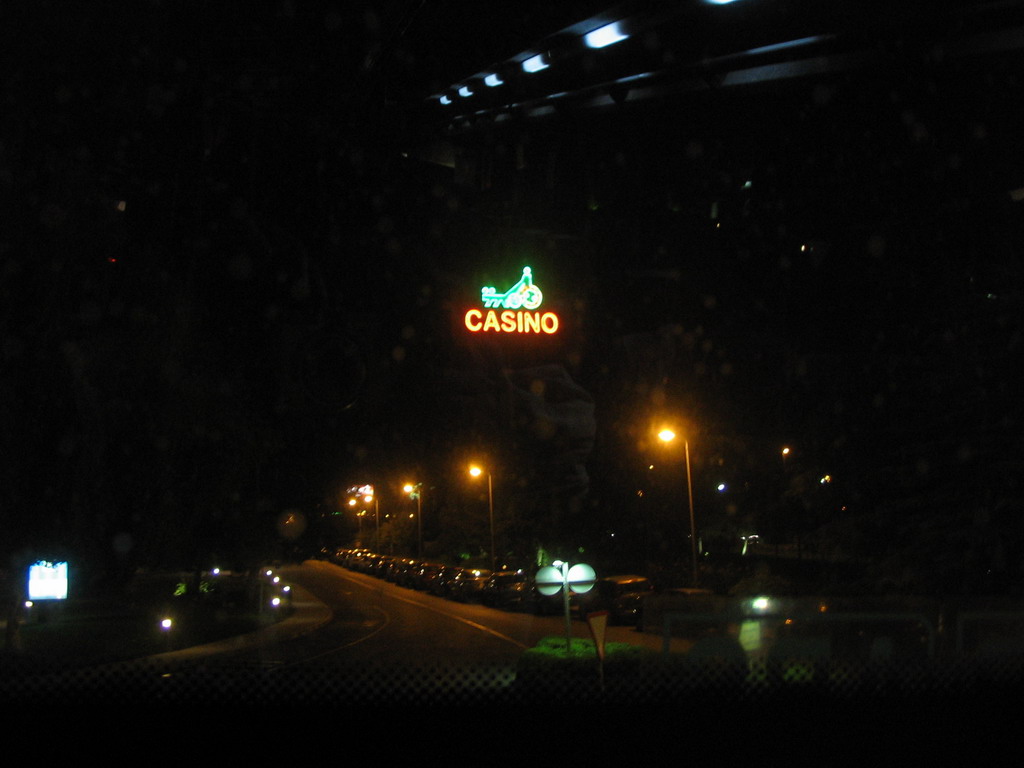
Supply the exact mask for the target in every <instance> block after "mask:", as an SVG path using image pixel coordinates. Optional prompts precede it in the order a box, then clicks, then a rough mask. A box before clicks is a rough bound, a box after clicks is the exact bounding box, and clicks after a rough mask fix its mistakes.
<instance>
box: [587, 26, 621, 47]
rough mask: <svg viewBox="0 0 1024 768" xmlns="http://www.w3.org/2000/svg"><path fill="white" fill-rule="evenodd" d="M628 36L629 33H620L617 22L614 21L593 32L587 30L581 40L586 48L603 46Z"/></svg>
mask: <svg viewBox="0 0 1024 768" xmlns="http://www.w3.org/2000/svg"><path fill="white" fill-rule="evenodd" d="M628 37H629V35H626V34H623V33H622V29H621V28H620V27H619V22H617V21H615V22H612V23H611V24H605V25H604V26H603V27H599V28H598V29H595V30H594V31H593V32H588V33H587V34H586V35H584V36H583V42H584V44H585V45H586V46H587V47H588V48H604V47H606V46H609V45H612V44H613V43H618V42H620V41H622V40H625V39H627V38H628Z"/></svg>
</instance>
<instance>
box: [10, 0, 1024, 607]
mask: <svg viewBox="0 0 1024 768" xmlns="http://www.w3.org/2000/svg"><path fill="white" fill-rule="evenodd" d="M557 5H558V10H557V11H556V10H530V9H527V10H526V11H525V12H524V11H523V10H522V7H521V6H520V5H519V4H512V3H509V4H497V5H495V6H494V8H493V9H492V11H493V13H492V16H491V17H490V23H489V24H488V25H481V23H480V20H479V19H470V18H463V19H461V23H456V21H455V18H456V16H457V9H456V7H455V6H454V4H451V3H430V2H427V3H419V2H407V3H399V2H394V3H380V4H366V5H362V6H356V5H353V4H331V3H327V2H324V3H295V4H290V3H282V4H280V5H279V6H278V7H277V8H276V9H275V11H274V12H273V13H268V14H264V15H255V16H254V15H252V14H251V13H246V14H233V13H230V12H228V11H224V10H222V9H218V10H212V6H205V7H204V8H205V10H200V11H197V10H195V9H188V10H186V9H185V8H183V7H181V6H179V5H178V4H175V3H160V2H147V3H135V4H99V5H94V6H91V7H90V8H88V9H72V10H68V7H67V6H64V5H63V4H58V3H46V2H40V3H34V4H32V7H31V9H30V10H25V9H22V11H20V12H11V11H6V12H5V13H4V16H5V19H4V23H5V26H6V28H7V29H9V30H10V29H16V30H18V32H19V34H17V35H16V36H15V37H16V40H15V42H14V45H12V46H10V47H9V48H8V50H7V51H6V53H5V64H4V67H3V71H4V73H5V74H4V75H3V89H2V103H0V199H2V200H3V226H2V228H0V270H2V271H0V274H2V275H3V278H2V281H0V301H2V309H0V353H2V355H3V367H2V372H0V408H2V418H3V423H4V425H5V428H4V430H3V454H4V456H5V457H6V458H5V461H4V462H2V466H3V470H2V472H3V475H2V476H0V478H2V479H0V485H2V487H3V491H2V494H3V496H2V505H3V508H2V515H3V524H4V529H5V530H6V531H10V532H11V535H10V536H9V537H7V539H6V542H5V547H4V555H5V557H7V558H8V559H11V560H12V562H13V560H14V559H15V558H16V557H21V556H23V555H24V554H25V553H26V552H31V553H38V552H43V551H48V549H53V548H66V549H67V550H69V551H72V552H74V553H76V554H77V555H79V556H81V557H84V558H87V559H89V560H90V561H91V562H97V563H100V564H102V566H101V567H100V566H98V570H100V571H102V570H103V569H104V568H107V569H110V568H116V567H118V566H126V567H127V566H133V565H136V564H138V563H140V562H151V561H153V562H168V563H170V562H174V563H180V562H184V561H191V560H199V559H202V558H207V557H209V556H211V554H213V553H228V554H229V556H232V557H238V558H240V559H245V558H247V557H249V556H254V553H261V554H262V553H263V552H265V550H266V548H267V547H268V546H276V545H277V544H279V543H280V541H279V538H280V532H279V531H278V530H277V529H276V528H275V526H274V525H273V521H274V520H276V519H277V518H278V516H279V515H280V513H281V511H282V510H284V509H299V510H301V511H302V512H303V513H304V514H305V515H306V516H307V518H308V520H309V521H310V526H311V529H310V536H311V537H312V536H313V533H314V529H315V528H316V526H315V525H314V523H315V521H316V520H317V519H318V516H319V515H320V514H322V513H326V512H327V511H328V510H330V508H331V505H332V504H333V503H335V502H336V501H337V494H338V493H339V491H340V490H341V489H343V488H344V487H346V486H347V485H348V484H350V483H363V482H375V483H378V484H379V485H380V486H381V487H391V486H390V485H389V484H400V482H401V481H402V480H403V479H404V478H403V477H402V476H403V475H408V474H409V473H414V474H417V475H420V476H422V477H427V478H431V480H430V481H429V482H430V483H431V485H432V486H433V487H432V494H433V496H432V498H433V501H432V502H430V509H431V511H432V514H435V515H436V517H434V518H433V524H434V526H435V529H432V533H434V534H436V537H437V539H438V541H439V542H441V543H439V545H438V546H442V545H443V546H449V543H450V546H452V547H459V546H463V544H462V542H454V541H453V542H449V543H445V541H446V540H445V538H444V537H445V535H447V534H445V533H444V532H443V531H442V530H441V528H442V527H443V521H445V520H455V519H458V518H457V515H458V514H459V511H458V510H460V509H461V508H463V507H465V506H466V505H467V504H468V505H473V504H476V503H477V496H475V495H474V494H475V493H478V492H479V491H473V490H467V489H466V483H465V482H464V481H463V480H462V478H460V477H459V476H458V475H459V473H460V471H461V470H460V468H461V467H462V466H463V463H464V460H465V459H466V458H467V457H468V456H470V455H472V454H480V453H483V454H485V455H487V456H488V457H489V459H490V460H491V461H492V462H493V463H494V465H495V466H500V467H501V468H502V472H501V481H500V487H501V489H502V492H503V494H504V498H505V499H507V502H506V504H507V508H506V512H507V514H508V515H510V516H511V517H512V518H513V519H514V521H515V522H514V523H510V525H511V526H512V528H510V530H514V531H515V534H514V536H513V534H510V540H511V539H512V538H515V537H519V538H517V539H516V543H517V546H518V549H517V551H516V553H517V554H527V555H528V554H529V552H530V551H531V550H532V549H534V548H535V547H536V546H545V547H549V548H555V549H557V548H558V547H563V548H570V547H575V546H585V547H588V548H591V550H592V551H594V552H596V553H599V554H598V555H597V556H604V557H607V558H609V560H614V561H615V562H621V561H622V560H628V561H631V562H632V561H636V562H638V563H642V562H645V561H650V560H652V559H657V558H658V557H663V558H667V559H668V560H671V558H672V553H671V552H662V551H658V548H657V547H654V548H653V549H652V545H651V543H650V542H651V540H652V539H655V538H657V536H656V535H655V534H654V533H652V531H661V532H662V533H664V534H665V537H664V538H667V539H669V540H670V539H671V537H672V536H676V535H677V534H678V531H677V530H676V529H675V527H673V526H675V525H676V522H674V521H672V520H671V519H670V517H671V516H670V515H669V514H668V512H667V511H666V510H669V509H676V508H678V507H679V505H680V503H681V498H680V497H679V496H678V488H679V483H678V480H679V475H678V472H679V470H680V466H679V463H678V458H676V459H675V460H674V463H673V464H672V467H671V473H672V474H668V475H663V476H661V477H660V478H652V477H651V476H650V474H648V470H647V466H648V464H649V463H650V462H651V461H653V460H654V459H653V458H652V457H654V456H656V455H658V454H657V450H658V447H657V445H656V443H655V441H654V440H653V439H652V434H653V433H652V431H651V428H652V426H653V424H654V423H655V422H657V421H658V420H659V419H664V418H670V419H676V420H678V421H679V422H680V423H685V424H688V425H689V432H688V434H689V435H690V436H691V444H692V449H693V452H694V456H693V458H694V467H695V470H696V472H695V474H696V476H697V478H698V481H699V482H698V486H699V487H698V488H697V491H696V495H697V499H698V502H699V505H698V508H699V509H700V510H701V511H702V514H703V515H704V518H703V520H702V525H703V527H706V530H707V532H708V533H707V536H708V539H709V541H710V540H713V541H715V542H719V541H720V542H722V543H721V546H722V547H723V548H728V547H732V546H735V543H736V541H738V537H739V536H740V535H745V534H747V533H751V532H754V531H755V530H757V529H760V530H762V531H767V530H774V531H775V533H776V540H785V541H791V540H792V539H793V538H794V536H795V535H796V534H797V533H799V534H800V536H801V537H802V539H803V540H805V541H806V542H817V543H816V544H815V546H816V547H817V548H818V551H820V552H821V553H824V554H828V555H829V556H836V557H838V556H842V557H851V558H855V559H858V560H860V561H863V562H867V563H869V564H870V566H871V569H872V571H871V572H872V573H873V574H874V577H875V578H876V579H877V580H883V579H884V583H885V584H887V585H889V586H891V587H893V588H895V587H901V588H906V589H946V590H951V589H1001V590H1004V591H1005V590H1008V589H1011V588H1013V587H1012V585H1013V584H1016V583H1018V582H1019V577H1020V575H1021V557H1022V555H1024V551H1022V549H1021V547H1022V545H1024V536H1022V534H1024V531H1022V530H1021V527H1020V524H1019V522H1018V520H1019V512H1021V509H1020V507H1021V489H1020V479H1019V478H1020V476H1021V475H1020V469H1021V449H1022V444H1021V407H1020V402H1019V396H1018V394H1017V392H1016V388H1015V386H1014V378H1013V377H1014V372H1015V371H1016V370H1017V368H1019V358H1020V355H1021V336H1020V324H1019V318H1020V287H1021V258H1020V253H1021V245H1022V243H1021V235H1022V228H1021V216H1022V214H1021V210H1022V209H1021V208H1020V206H1021V205H1022V204H1024V203H1021V202H1018V201H1016V200H1015V198H1014V196H1013V195H1012V194H1011V193H1012V191H1013V190H1017V189H1020V188H1024V168H1022V162H1021V159H1020V153H1019V151H1017V150H1016V142H1017V138H1018V137H1019V136H1020V135H1021V129H1022V128H1024V126H1022V125H1021V124H1020V123H1021V117H1020V115H1018V114H1016V113H1015V111H1014V110H1013V109H1012V108H1011V107H1010V105H1012V104H1014V103H1020V102H1019V99H1020V96H1021V93H1020V89H1021V80H1020V77H1019V62H1017V61H1015V60H1012V61H1011V60H1010V59H1009V57H1006V59H1005V60H1003V59H994V60H993V59H988V60H985V61H982V62H967V63H964V64H962V65H956V66H943V63H942V61H941V57H934V58H935V59H936V60H929V59H927V58H922V57H916V58H915V57H913V56H910V57H909V58H908V61H909V64H908V66H907V67H906V69H905V70H901V71H884V72H879V71H869V72H866V73H858V74H856V75H843V76H839V77H830V78H819V79H816V80H814V81H800V82H795V83H787V84H785V85H784V86H783V85H780V86H779V87H778V88H764V89H755V90H750V91H738V92H734V93H728V94H726V93H710V94H706V95H702V96H700V97H693V98H692V99H689V100H685V99H683V100H678V101H676V100H671V99H670V100H659V101H656V102H655V103H653V104H648V105H645V106H638V107H635V108H631V109H624V110H621V112H617V113H614V114H611V115H604V116H603V117H602V118H601V119H596V118H594V117H593V116H591V115H578V114H570V115H568V116H565V117H562V118H559V119H558V120H557V121H552V122H547V123H544V124H537V125H532V124H526V125H518V124H517V125H516V126H515V127H514V128H510V129H509V130H508V131H504V132H502V131H493V132H481V133H480V134H475V135H473V136H470V137H466V138H465V139H463V140H461V144H460V146H461V148H462V151H463V155H462V157H463V160H464V161H465V160H467V159H469V161H470V166H469V167H470V168H471V169H475V170H476V171H477V173H476V174H469V175H467V174H466V173H465V171H466V166H465V165H463V166H460V169H461V173H459V172H453V171H452V169H449V168H445V167H442V166H437V165H434V164H431V163H429V162H425V161H423V160H421V159H419V158H418V157H417V155H416V152H415V147H417V146H419V145H420V144H421V141H422V139H423V137H424V136H428V137H436V136H437V133H438V128H437V126H436V125H433V124H428V123H427V122H426V121H425V120H424V118H423V114H424V113H423V112H422V110H421V109H420V106H421V104H422V101H423V99H424V98H425V96H426V95H427V94H430V93H432V92H434V91H436V90H437V89H438V88H441V87H444V86H446V85H448V84H450V83H452V82H455V81H456V80H457V79H458V78H459V77H460V76H463V75H465V74H467V73H470V72H475V71H478V70H479V69H480V68H482V67H483V66H486V65H487V64H489V63H490V62H492V61H495V60H498V59H501V58H504V57H507V56H510V55H512V54H514V53H515V52H517V51H519V50H522V49H523V48H524V47H526V46H528V45H529V41H530V40H532V39H536V38H537V37H538V36H540V35H542V34H544V33H546V32H549V31H552V30H556V29H560V28H562V27H564V26H566V25H567V24H570V23H572V22H573V21H576V20H578V19H580V18H583V17H585V16H587V15H589V14H591V13H592V12H594V11H595V10H596V9H597V8H598V7H599V6H595V5H594V4H587V3H581V4H561V3H559V4H557ZM537 7H538V8H541V7H543V4H537ZM467 28H469V29H474V30H476V31H477V32H478V33H477V34H473V35H469V34H467V32H466V30H467ZM506 29H507V31H504V30H506ZM951 104H956V105H957V109H956V110H953V109H951V106H950V105H951ZM481 168H487V169H488V170H487V173H486V174H485V175H484V174H482V173H480V172H479V171H480V169H481ZM484 178H486V181H485V182H484V181H482V179H484ZM466 181H469V182H470V183H463V182H466ZM748 182H749V183H748ZM527 265H528V266H532V267H533V269H534V273H535V275H536V277H537V282H538V284H540V285H541V286H542V288H543V289H544V292H545V297H546V301H547V300H550V302H551V305H550V306H552V307H554V308H556V309H557V311H558V312H559V314H560V316H561V317H562V319H563V329H562V334H561V335H560V336H559V337H558V338H557V339H531V340H528V341H525V342H523V341H521V340H517V341H515V342H514V343H513V342H511V341H509V342H507V343H505V342H504V341H495V340H493V339H491V340H489V341H482V340H479V339H471V338H468V337H467V335H466V333H465V329H464V328H462V327H461V315H462V312H463V311H464V309H465V308H466V307H467V306H468V305H469V304H470V303H471V302H473V301H474V300H476V298H478V296H479V290H480V287H481V286H483V285H492V284H495V285H496V284H511V282H514V281H515V279H517V278H518V276H519V275H520V274H521V270H522V267H523V266H527ZM783 445H792V446H793V448H794V453H793V458H792V460H790V463H789V465H788V467H784V466H783V465H782V461H781V456H780V453H779V452H780V449H781V446H783ZM825 475H829V476H830V477H832V478H833V481H832V483H829V484H828V488H822V487H819V486H821V483H820V478H822V477H824V476H825ZM718 482H726V483H727V485H728V487H729V488H731V489H735V495H734V496H732V497H728V498H727V497H726V496H725V495H723V494H722V493H719V492H717V491H715V490H714V487H715V486H716V485H717V484H718ZM638 490H646V491H647V492H648V498H650V499H652V501H651V502H650V504H651V506H650V507H647V508H641V507H639V506H638V502H637V499H638V498H639V497H638V495H637V492H638ZM396 493H397V492H396ZM787 510H788V512H787ZM794 510H795V511H794ZM446 515H447V516H448V517H446ZM787 515H788V516H787ZM783 519H784V520H787V521H788V522H786V523H785V525H782V524H781V523H779V522H778V521H779V520H783ZM773 521H774V522H773ZM771 525H775V526H776V527H775V528H774V529H771V528H770V526H771ZM659 526H664V527H663V528H659ZM780 526H781V527H780ZM613 530H619V531H621V532H622V535H621V537H620V539H621V538H625V539H626V540H629V541H632V542H634V543H633V544H631V545H626V546H625V547H624V548H623V549H616V548H611V547H610V545H609V541H610V539H609V532H611V531H613ZM317 535H319V532H318V533H317ZM815 535H817V538H815ZM317 543H319V542H317ZM338 543H341V542H338ZM618 546H619V545H616V547H618ZM808 546H810V544H808ZM684 551H685V547H684ZM616 558H619V559H620V560H616Z"/></svg>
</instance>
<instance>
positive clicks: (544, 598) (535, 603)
mask: <svg viewBox="0 0 1024 768" xmlns="http://www.w3.org/2000/svg"><path fill="white" fill-rule="evenodd" d="M526 584H527V588H526V594H525V596H524V597H525V601H526V602H525V607H526V609H527V610H529V611H530V612H531V613H535V614H537V615H538V616H553V615H555V614H561V613H564V611H565V603H564V602H563V601H564V598H563V596H562V592H561V590H559V591H558V592H556V593H555V594H553V595H542V594H541V593H540V592H538V591H537V580H536V578H535V577H533V576H528V577H527V580H526Z"/></svg>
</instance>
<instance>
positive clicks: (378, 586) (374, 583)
mask: <svg viewBox="0 0 1024 768" xmlns="http://www.w3.org/2000/svg"><path fill="white" fill-rule="evenodd" d="M339 570H341V569H339ZM341 575H342V576H343V577H345V578H348V579H349V580H351V581H352V583H353V584H358V585H359V586H361V587H363V588H364V589H371V590H373V589H375V590H376V592H377V594H379V595H383V594H384V589H383V587H384V584H382V583H380V581H379V580H378V579H376V578H374V577H373V576H367V577H366V578H367V579H369V580H370V583H368V584H364V583H363V582H362V581H360V580H357V579H354V578H352V575H351V574H349V573H347V572H346V571H344V570H342V571H341ZM388 597H390V598H391V599H392V600H401V601H402V602H403V603H408V604H409V605H415V606H416V607H418V608H426V609H427V610H428V611H433V612H434V613H437V614H439V615H441V616H446V617H448V618H449V619H454V620H455V621H460V622H462V623H463V624H465V625H466V626H468V627H473V629H479V630H480V631H481V632H486V633H487V634H489V635H493V636H494V637H496V638H498V639H499V640H504V641H505V642H508V643H511V644H512V645H514V646H516V647H517V648H519V649H521V650H524V651H525V650H526V649H527V648H529V647H530V646H528V645H523V643H521V642H519V641H518V640H516V639H515V638H514V637H509V636H508V635H506V634H503V633H501V632H498V631H497V630H496V629H491V628H490V627H485V626H484V625H483V624H478V623H477V622H475V621H470V620H469V619H464V618H462V617H461V616H456V615H455V614H453V613H448V612H447V611H442V610H440V609H438V608H435V607H434V606H432V605H427V604H426V603H421V602H418V601H416V600H410V599H409V598H407V597H403V596H402V595H396V594H392V593H390V592H389V593H388ZM380 610H382V611H383V609H380Z"/></svg>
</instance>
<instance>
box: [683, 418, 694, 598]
mask: <svg viewBox="0 0 1024 768" xmlns="http://www.w3.org/2000/svg"><path fill="white" fill-rule="evenodd" d="M683 449H684V452H685V453H686V494H687V496H689V498H690V549H691V551H692V553H693V586H694V587H696V586H697V522H696V519H695V518H694V515H693V477H692V475H691V474H690V441H689V440H687V439H685V438H684V439H683Z"/></svg>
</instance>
